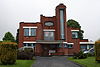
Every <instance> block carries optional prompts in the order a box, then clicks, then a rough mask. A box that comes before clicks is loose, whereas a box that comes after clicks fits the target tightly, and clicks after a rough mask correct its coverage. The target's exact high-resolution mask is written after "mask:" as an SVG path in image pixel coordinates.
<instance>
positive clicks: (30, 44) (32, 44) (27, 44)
mask: <svg viewBox="0 0 100 67" xmlns="http://www.w3.org/2000/svg"><path fill="white" fill-rule="evenodd" d="M24 47H35V43H24Z"/></svg>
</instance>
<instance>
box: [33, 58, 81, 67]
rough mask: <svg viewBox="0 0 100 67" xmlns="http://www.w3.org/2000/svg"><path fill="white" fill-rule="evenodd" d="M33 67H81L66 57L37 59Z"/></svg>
mask: <svg viewBox="0 0 100 67" xmlns="http://www.w3.org/2000/svg"><path fill="white" fill-rule="evenodd" d="M32 67H80V66H79V65H77V64H75V63H73V62H71V61H69V60H67V57H66V56H53V57H36V61H35V63H34V64H33V65H32Z"/></svg>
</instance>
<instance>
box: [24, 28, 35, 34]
mask: <svg viewBox="0 0 100 67" xmlns="http://www.w3.org/2000/svg"><path fill="white" fill-rule="evenodd" d="M24 36H36V29H35V28H24Z"/></svg>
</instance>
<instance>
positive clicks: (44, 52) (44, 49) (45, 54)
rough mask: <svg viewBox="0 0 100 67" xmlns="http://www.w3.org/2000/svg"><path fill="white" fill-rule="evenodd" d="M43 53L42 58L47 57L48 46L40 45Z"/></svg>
mask: <svg viewBox="0 0 100 67" xmlns="http://www.w3.org/2000/svg"><path fill="white" fill-rule="evenodd" d="M42 48H43V53H42V56H49V45H42Z"/></svg>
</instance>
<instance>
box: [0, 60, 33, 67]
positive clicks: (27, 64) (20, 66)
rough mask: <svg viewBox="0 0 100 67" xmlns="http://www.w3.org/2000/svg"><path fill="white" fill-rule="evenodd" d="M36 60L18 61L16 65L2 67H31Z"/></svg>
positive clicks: (0, 66)
mask: <svg viewBox="0 0 100 67" xmlns="http://www.w3.org/2000/svg"><path fill="white" fill-rule="evenodd" d="M33 63H34V60H17V61H16V64H14V65H0V67H31V65H32V64H33Z"/></svg>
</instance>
